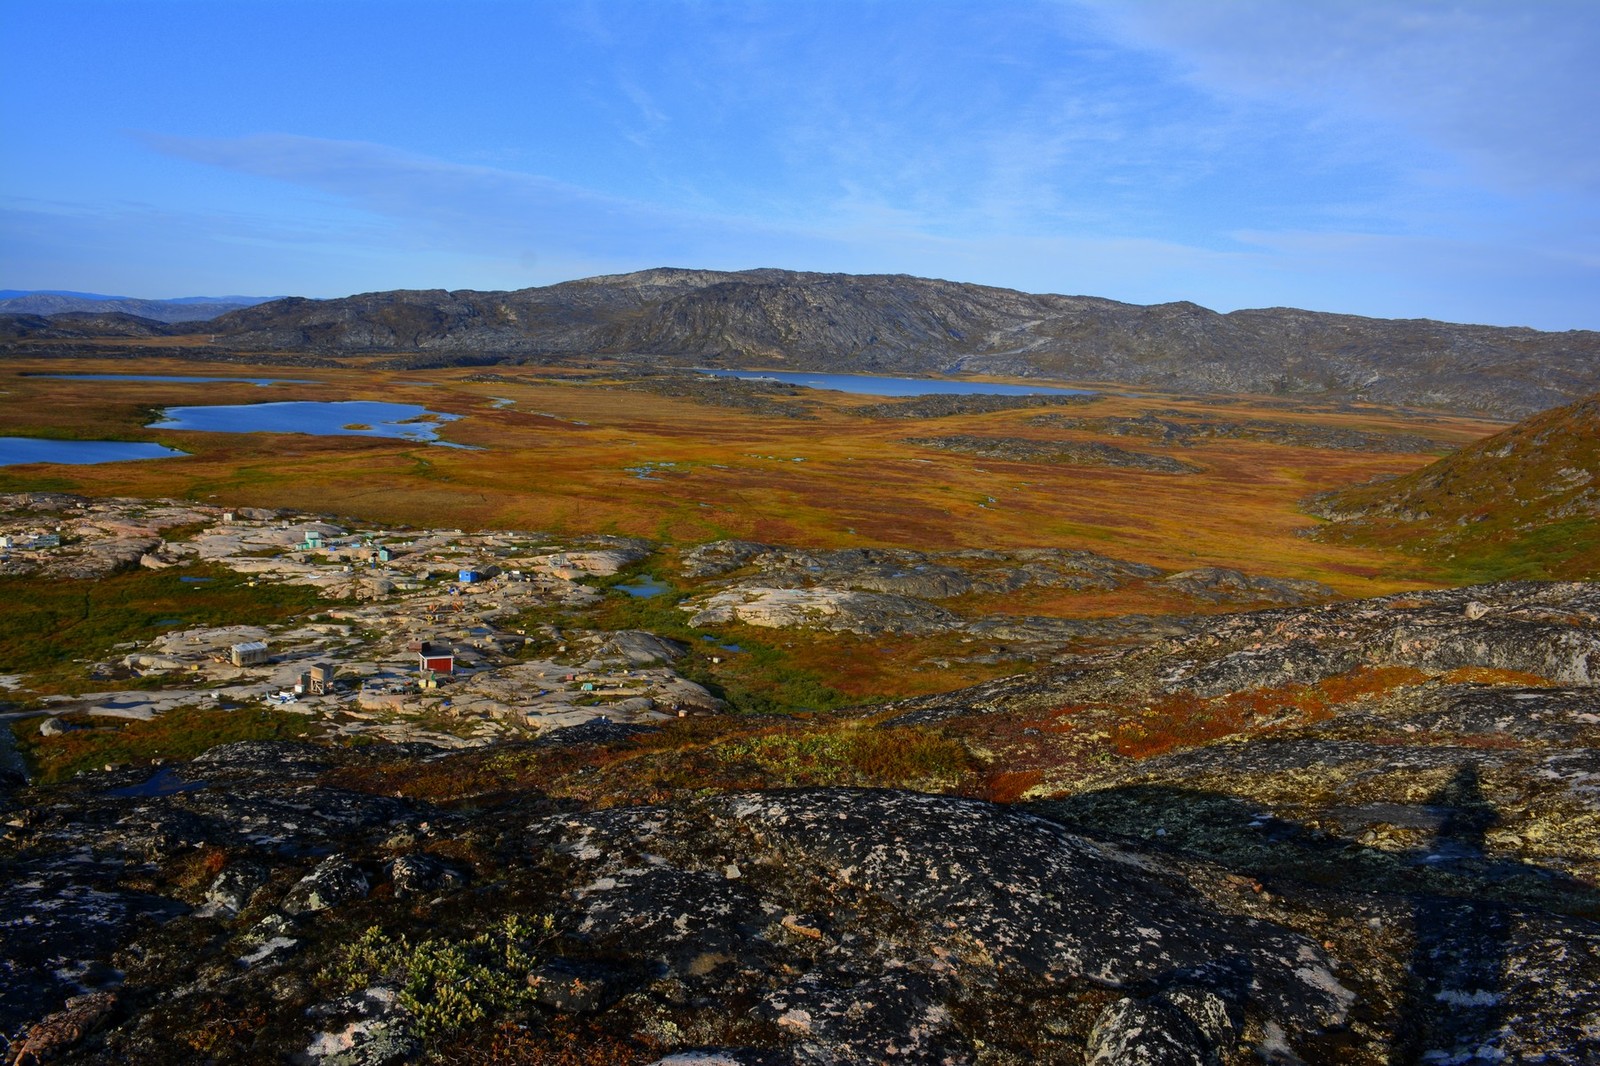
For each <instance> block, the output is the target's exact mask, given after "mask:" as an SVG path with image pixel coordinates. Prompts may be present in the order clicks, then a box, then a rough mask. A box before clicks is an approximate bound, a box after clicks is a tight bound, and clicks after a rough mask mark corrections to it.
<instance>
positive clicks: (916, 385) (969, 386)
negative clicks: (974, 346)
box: [700, 369, 1089, 396]
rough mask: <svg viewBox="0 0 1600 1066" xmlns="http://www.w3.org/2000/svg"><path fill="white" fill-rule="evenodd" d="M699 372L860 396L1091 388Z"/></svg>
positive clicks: (1065, 392)
mask: <svg viewBox="0 0 1600 1066" xmlns="http://www.w3.org/2000/svg"><path fill="white" fill-rule="evenodd" d="M700 373H702V374H710V375H712V376H713V377H719V378H743V379H744V380H746V381H777V382H782V383H783V384H785V385H803V386H805V387H806V388H808V389H832V390H834V391H835V392H852V393H856V394H857V395H860V396H930V395H940V396H1087V395H1089V390H1088V389H1069V388H1065V387H1063V386H1054V385H1000V384H996V383H994V382H990V381H950V380H947V379H934V378H887V377H879V376H877V375H874V374H796V373H791V372H788V371H781V370H706V369H701V370H700Z"/></svg>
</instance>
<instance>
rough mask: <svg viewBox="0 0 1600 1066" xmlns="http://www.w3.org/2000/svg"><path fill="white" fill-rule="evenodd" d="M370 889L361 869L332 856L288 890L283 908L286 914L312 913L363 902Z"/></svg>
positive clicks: (347, 861) (346, 860) (336, 856)
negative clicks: (355, 901)
mask: <svg viewBox="0 0 1600 1066" xmlns="http://www.w3.org/2000/svg"><path fill="white" fill-rule="evenodd" d="M370 888H371V886H370V885H369V884H368V883H367V875H366V874H365V873H363V872H362V870H361V868H360V867H359V866H357V865H356V864H355V863H353V862H351V861H350V860H349V859H346V858H345V857H344V856H342V855H329V856H328V857H327V858H326V859H323V860H322V861H321V862H319V863H318V864H317V866H316V868H315V869H314V870H312V871H311V872H310V873H308V874H306V875H305V876H304V877H302V878H301V879H300V880H299V881H298V882H297V883H296V884H295V886H294V887H293V888H291V889H290V890H289V894H288V895H287V896H285V897H284V899H283V903H282V907H283V910H284V913H286V914H311V913H314V912H316V911H323V910H327V909H328V908H330V907H337V906H339V905H340V904H341V903H348V902H350V901H351V900H353V899H360V898H361V897H363V896H365V895H366V894H367V891H368V890H369V889H370Z"/></svg>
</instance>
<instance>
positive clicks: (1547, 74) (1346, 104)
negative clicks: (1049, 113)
mask: <svg viewBox="0 0 1600 1066" xmlns="http://www.w3.org/2000/svg"><path fill="white" fill-rule="evenodd" d="M1082 2H1083V3H1084V4H1086V5H1087V6H1089V7H1092V8H1094V9H1096V10H1097V11H1098V12H1099V13H1100V15H1101V17H1102V18H1103V19H1104V22H1105V24H1106V25H1107V26H1108V27H1109V28H1110V29H1111V30H1112V31H1113V32H1115V33H1116V34H1117V35H1118V36H1119V37H1120V38H1121V39H1122V40H1124V41H1126V42H1128V43H1131V44H1134V45H1136V46H1140V47H1144V48H1148V49H1156V50H1159V51H1161V52H1164V53H1166V54H1167V55H1169V56H1170V57H1171V58H1172V59H1173V60H1174V61H1175V62H1176V63H1177V64H1178V65H1179V67H1180V69H1181V70H1183V71H1184V72H1185V73H1186V74H1187V76H1189V77H1190V78H1192V79H1193V80H1194V81H1195V82H1197V83H1198V84H1200V85H1202V86H1204V87H1206V88H1208V89H1210V90H1213V91H1217V92H1222V93H1231V94H1239V95H1245V96H1251V97H1256V98H1267V99H1271V100H1274V101H1278V102H1280V103H1283V104H1286V105H1302V106H1307V107H1310V108H1312V109H1314V110H1315V111H1317V112H1319V113H1320V114H1321V116H1322V119H1321V120H1322V121H1325V122H1334V123H1339V122H1346V123H1348V122H1352V121H1364V122H1376V123H1383V124H1394V125H1399V126H1403V127H1404V128H1406V129H1409V130H1410V131H1412V132H1414V133H1417V134H1420V135H1422V136H1423V137H1425V138H1428V139H1429V140H1431V141H1432V142H1433V143H1434V144H1435V145H1436V146H1438V147H1439V148H1443V149H1446V150H1449V151H1451V152H1455V153H1458V154H1459V155H1460V156H1461V157H1463V158H1464V159H1466V160H1468V161H1469V162H1470V163H1471V165H1473V166H1474V167H1476V168H1479V169H1480V170H1481V172H1482V173H1483V174H1485V175H1487V176H1488V177H1490V178H1492V179H1493V180H1495V181H1497V182H1500V183H1502V184H1503V185H1505V186H1507V187H1512V188H1519V189H1525V188H1557V189H1573V190H1583V191H1587V192H1595V191H1600V78H1596V77H1595V75H1594V57H1595V55H1596V54H1600V6H1597V5H1595V4H1594V3H1592V2H1591V0H1532V2H1527V3H1507V2H1504V0H1400V2H1381V3H1380V2H1366V3H1363V2H1339V0H1307V2H1303V3H1283V2H1281V0H1215V2H1207V3H1194V2H1192V0H1082Z"/></svg>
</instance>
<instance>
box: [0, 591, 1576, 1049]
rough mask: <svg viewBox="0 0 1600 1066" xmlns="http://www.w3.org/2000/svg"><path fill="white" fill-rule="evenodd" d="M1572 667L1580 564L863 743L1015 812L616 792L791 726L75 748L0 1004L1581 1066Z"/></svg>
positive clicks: (7, 909)
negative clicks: (157, 754) (883, 747)
mask: <svg viewBox="0 0 1600 1066" xmlns="http://www.w3.org/2000/svg"><path fill="white" fill-rule="evenodd" d="M1597 675H1600V586H1595V585H1588V584H1557V585H1539V584H1530V583H1508V584H1502V585H1496V586H1486V587H1480V588H1469V589H1460V590H1453V591H1448V592H1438V593H1424V594H1416V595H1411V596H1407V597H1390V598H1386V599H1382V600H1374V601H1364V602H1355V603H1343V604H1334V605H1327V606H1320V607H1290V608H1278V609H1275V610H1271V611H1265V612H1255V613H1250V614H1242V615H1233V616H1225V617H1218V618H1212V619H1209V620H1205V621H1204V622H1203V624H1201V625H1199V626H1198V627H1197V628H1196V629H1195V630H1194V631H1192V632H1190V633H1188V634H1187V635H1185V636H1182V637H1179V638H1175V639H1173V640H1171V641H1168V642H1166V643H1164V644H1162V645H1158V646H1153V647H1150V648H1147V649H1144V650H1140V651H1134V652H1127V653H1123V654H1119V655H1115V656H1102V657H1092V656H1091V657H1085V658H1082V659H1080V660H1077V661H1075V662H1072V663H1069V664H1066V665H1064V666H1061V667H1055V668H1051V669H1048V670H1044V671H1039V672H1035V673H1032V674H1029V675H1024V676H1021V677H1016V678H1011V679H1007V680H1003V681H997V682H992V683H989V684H986V685H982V686H979V687H977V688H975V689H971V690H967V691H964V692H959V693H953V694H949V695H944V696H938V697H930V698H927V699H921V700H915V701H908V702H906V703H903V704H899V705H896V706H893V707H890V708H888V709H886V711H884V712H882V713H880V714H878V715H876V716H874V718H872V719H871V720H863V721H860V722H857V723H856V728H857V732H856V735H857V736H860V737H863V738H868V739H870V738H871V737H872V736H873V735H874V734H878V735H881V736H883V737H885V738H893V740H894V743H895V744H896V745H904V744H907V743H909V742H910V738H912V737H914V736H925V737H942V738H944V742H945V743H949V742H951V741H954V740H960V739H962V738H967V742H968V743H970V744H971V745H972V746H973V748H974V749H975V750H981V751H983V752H985V753H986V754H985V755H984V758H985V759H986V760H988V767H989V769H988V770H986V771H984V772H985V773H989V774H991V775H992V776H991V777H990V778H989V781H990V787H989V789H988V791H990V793H991V794H995V788H994V786H995V784H996V783H997V782H1001V781H1004V780H1007V779H1009V778H1011V777H1015V776H1017V775H1018V774H1019V773H1022V772H1023V771H1024V770H1025V769H1026V768H1028V767H1041V768H1043V770H1042V771H1035V772H1033V773H1032V774H1031V775H1029V776H1028V780H1030V781H1032V782H1033V784H1032V786H1031V789H1030V791H1029V792H1028V794H1027V795H1028V797H1029V798H1030V799H1031V801H1032V802H1031V803H1029V804H1027V805H1026V807H1024V806H1018V805H1015V804H1013V805H1009V806H1008V805H1004V804H997V803H994V802H989V801H986V800H983V799H980V798H974V796H973V793H975V792H979V791H983V790H982V789H980V788H977V787H976V782H975V781H974V779H972V778H971V777H962V776H961V775H960V774H958V775H957V776H955V777H951V778H948V779H947V780H946V783H945V784H944V785H943V786H942V788H941V787H940V786H938V785H937V784H936V783H933V782H931V781H930V782H929V783H928V784H925V785H924V786H923V788H922V790H921V791H908V790H906V789H905V788H903V787H902V788H879V789H862V788H840V787H828V788H820V787H814V786H813V787H802V788H777V789H760V788H757V789H755V790H751V789H750V788H748V787H738V788H733V789H730V790H726V791H724V790H722V789H720V788H719V787H718V786H717V778H716V777H715V776H713V775H708V774H706V773H704V772H703V771H700V770H696V771H693V772H691V773H689V774H687V775H686V776H685V780H686V782H693V784H692V785H690V784H686V785H685V787H683V788H682V789H681V790H677V791H671V790H669V791H658V792H657V794H656V795H655V796H654V797H653V798H651V799H649V800H648V801H645V802H638V801H632V800H630V799H629V798H628V796H629V793H628V792H627V791H626V790H625V789H622V788H621V787H620V786H622V784H623V783H624V782H625V781H627V780H628V779H629V775H638V774H640V773H643V772H645V771H646V770H647V769H648V767H649V766H651V765H654V766H657V767H660V766H662V765H663V762H662V760H663V759H669V758H672V757H676V758H678V759H682V760H687V761H693V760H697V759H700V760H703V759H705V758H707V757H708V753H710V752H714V751H720V752H723V753H724V755H723V756H722V757H723V758H735V756H734V755H733V754H732V753H734V752H736V751H743V752H746V753H750V752H756V751H760V750H771V749H770V745H772V744H774V743H775V742H777V741H779V740H782V739H784V738H788V740H790V741H793V743H794V744H795V745H796V748H795V749H794V750H797V751H798V750H803V745H804V744H806V743H810V742H811V741H812V740H815V739H816V738H817V737H819V736H820V735H821V734H819V732H818V731H819V730H820V729H824V728H825V727H824V726H823V725H822V724H820V723H818V722H816V721H801V720H786V719H768V720H765V721H761V722H753V723H750V724H749V727H748V732H745V733H742V734H741V733H737V732H735V733H732V734H728V733H724V734H721V735H720V736H721V739H720V740H718V741H717V742H716V744H715V745H713V747H712V748H709V749H704V750H701V749H695V748H693V747H692V746H684V745H686V743H687V740H688V739H689V735H688V734H680V735H678V737H677V739H676V740H675V741H673V743H675V744H678V745H680V746H678V747H676V748H674V747H670V746H662V741H664V740H667V739H669V734H668V731H667V730H668V728H670V727H663V728H662V729H661V730H658V732H656V733H654V734H652V733H648V732H646V733H643V734H641V733H640V732H638V729H639V727H633V728H632V729H619V728H616V727H609V726H606V725H604V724H603V723H590V724H589V725H587V726H584V727H581V728H580V729H577V730H573V731H572V734H573V735H571V736H564V735H563V734H561V733H559V732H558V733H554V734H551V735H550V736H548V737H545V738H541V739H540V740H539V741H536V742H534V743H533V744H522V745H508V746H504V747H502V748H499V749H488V750H486V751H482V752H478V753H469V754H449V753H444V752H440V751H437V750H434V749H430V748H428V747H426V746H422V745H382V744H377V745H374V744H368V745H364V746H360V747H339V746H314V745H306V744H292V743H244V744H233V745H227V746H223V747H220V748H216V749H213V750H211V751H209V752H207V753H206V754H205V755H203V756H201V757H199V758H196V759H194V760H192V761H189V762H187V763H176V764H175V763H168V764H167V765H165V766H162V767H159V768H150V767H145V768H128V769H125V770H119V771H114V772H106V773H100V772H94V773H86V774H83V775H81V776H80V777H78V778H76V779H75V780H73V781H71V782H68V783H66V784H64V785H60V786H55V787H49V788H45V787H34V788H24V789H22V790H20V791H14V792H12V793H11V794H10V796H9V799H8V804H9V810H8V812H7V816H6V819H5V825H4V833H5V835H4V839H3V840H0V863H3V864H4V874H5V876H4V877H0V967H3V968H4V973H5V978H4V980H0V990H3V992H0V1028H3V1029H4V1030H5V1031H6V1032H7V1033H8V1034H10V1035H11V1036H13V1037H15V1043H14V1044H13V1045H12V1052H13V1054H15V1055H19V1056H20V1061H24V1062H32V1061H44V1060H45V1059H47V1058H53V1059H55V1060H56V1061H60V1062H65V1063H74V1062H76V1063H100V1062H134V1063H154V1062H169V1061H173V1060H174V1059H175V1058H194V1059H199V1058H204V1059H206V1060H208V1061H214V1062H257V1061H291V1062H300V1063H344V1064H352V1063H388V1062H398V1061H408V1060H416V1059H418V1058H419V1057H432V1058H433V1060H434V1061H449V1062H477V1061H505V1062H531V1063H552V1062H572V1063H602V1062H603V1063H609V1064H637V1066H644V1064H646V1063H652V1062H655V1063H662V1064H673V1066H687V1064H689V1063H696V1064H700V1066H704V1064H706V1063H725V1064H727V1063H731V1064H735V1066H821V1064H841V1066H846V1064H848V1066H854V1064H865V1063H880V1062H895V1063H910V1064H918V1063H929V1064H933V1063H938V1064H941V1066H945V1064H972V1066H977V1064H980V1063H982V1064H992V1066H1005V1064H1021V1063H1061V1064H1078V1063H1084V1062H1095V1063H1130V1062H1138V1063H1144V1062H1149V1063H1158V1062H1159V1063H1183V1064H1194V1066H1200V1064H1204V1063H1213V1064H1215V1063H1222V1064H1230V1066H1231V1064H1238V1066H1242V1064H1244V1063H1247V1062H1267V1063H1277V1064H1293V1063H1310V1064H1323V1063H1327V1064H1332V1063H1340V1064H1345V1063H1355V1064H1365V1063H1371V1064H1378V1063H1390V1062H1461V1063H1467V1062H1529V1063H1532V1062H1540V1063H1571V1064H1574V1066H1577V1064H1581V1063H1587V1062H1592V1061H1594V1059H1595V1057H1596V1056H1597V1055H1600V1036H1597V1035H1596V1029H1595V1024H1594V1019H1595V1018H1596V1017H1597V1016H1600V923H1597V921H1596V918H1597V917H1600V887H1597V878H1600V865H1597V858H1596V857H1597V856H1600V788H1597V787H1596V782H1597V781H1600V724H1597V723H1600V713H1597V712H1600V698H1597V696H1596V690H1595V688H1594V683H1595V680H1596V677H1597ZM1180 707H1181V709H1182V711H1183V713H1182V714H1181V715H1175V709H1177V708H1180ZM1163 715H1167V716H1168V719H1167V723H1168V725H1169V726H1170V727H1171V728H1172V729H1175V730H1176V729H1179V728H1180V727H1181V728H1183V729H1186V730H1187V732H1185V733H1183V735H1181V736H1167V737H1165V738H1160V737H1155V736H1154V735H1153V731H1156V730H1157V729H1158V726H1159V725H1160V724H1161V722H1162V716H1163ZM874 723H876V724H874ZM735 726H736V723H728V724H727V725H726V726H725V728H734V727H735ZM1157 741H1162V742H1161V743H1157ZM647 742H649V743H647ZM652 744H653V745H654V746H651V745H652ZM763 744H766V745H769V747H768V748H766V749H763V748H762V747H761V745H763ZM700 765H703V766H709V765H711V763H704V762H702V763H701V764H700ZM723 765H728V764H727V763H724V764H723ZM596 780H608V781H609V782H610V784H609V785H607V786H604V787H602V788H600V789H599V790H598V791H596V790H595V789H594V787H593V786H592V785H583V784H582V783H583V782H594V781H596ZM773 780H774V782H780V781H781V780H782V779H781V778H774V779H773ZM586 789H587V791H585V790H586ZM940 792H943V793H945V794H938V793H940ZM584 796H588V797H591V798H587V799H585V798H583V797H584Z"/></svg>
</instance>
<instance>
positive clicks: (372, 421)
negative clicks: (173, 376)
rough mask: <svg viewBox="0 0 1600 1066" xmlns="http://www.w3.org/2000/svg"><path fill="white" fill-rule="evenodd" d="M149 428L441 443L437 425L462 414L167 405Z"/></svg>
mask: <svg viewBox="0 0 1600 1066" xmlns="http://www.w3.org/2000/svg"><path fill="white" fill-rule="evenodd" d="M161 413H162V415H163V421H160V422H152V423H150V428H151V429H192V430H201V431H204V432H208V433H310V434H313V435H315V436H319V437H394V438H398V439H401V440H414V441H429V442H438V443H441V444H442V443H444V442H443V441H439V440H438V434H439V423H441V422H453V421H455V420H456V419H458V418H460V417H461V416H460V415H449V414H440V413H439V412H437V411H430V410H428V409H427V408H426V407H419V406H417V405H416V404H411V403H384V402H381V401H378V400H322V401H316V400H290V401H284V402H282V403H243V404H228V405H221V406H216V407H168V408H167V409H166V410H164V411H162V412H161Z"/></svg>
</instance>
